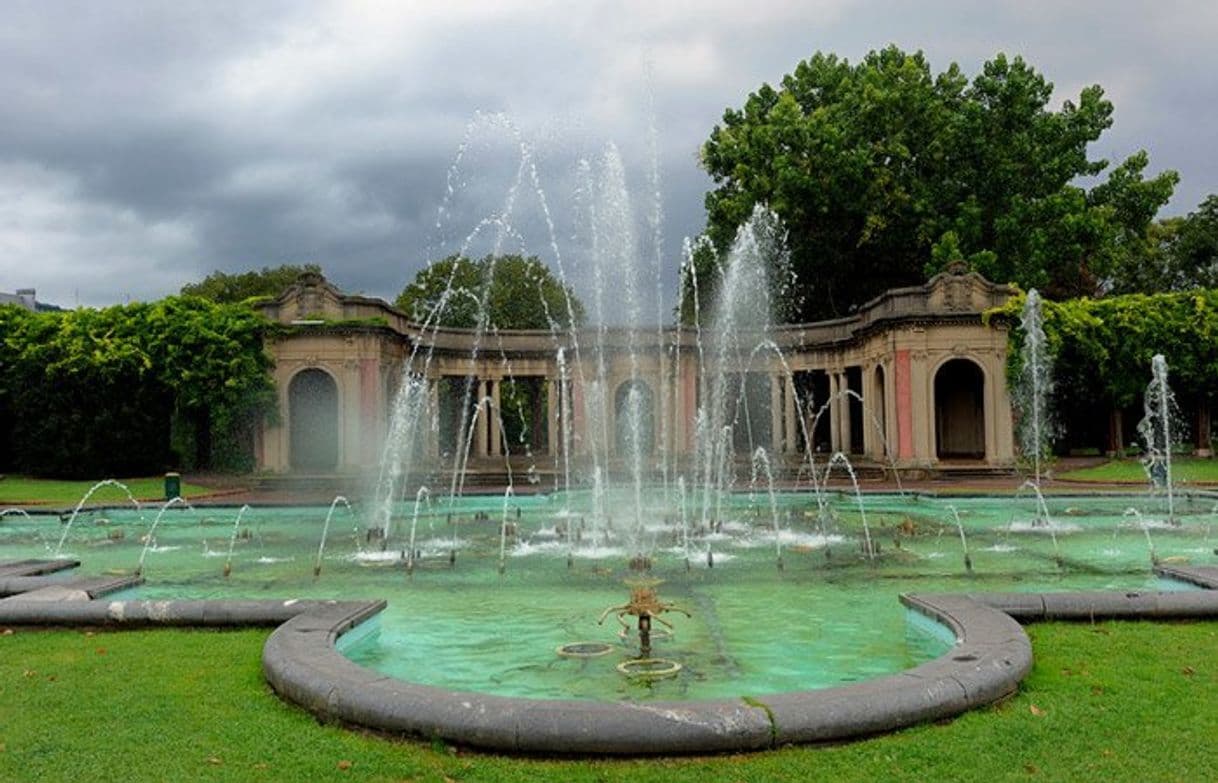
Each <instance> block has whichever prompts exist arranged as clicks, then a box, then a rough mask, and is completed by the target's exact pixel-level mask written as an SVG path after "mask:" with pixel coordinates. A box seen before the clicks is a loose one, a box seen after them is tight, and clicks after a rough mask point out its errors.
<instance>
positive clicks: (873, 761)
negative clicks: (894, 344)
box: [0, 622, 1218, 783]
mask: <svg viewBox="0 0 1218 783" xmlns="http://www.w3.org/2000/svg"><path fill="white" fill-rule="evenodd" d="M1029 633H1030V634H1031V636H1032V638H1033V645H1034V650H1035V653H1036V668H1035V669H1034V671H1033V672H1032V674H1031V676H1030V677H1029V678H1028V679H1027V680H1026V682H1025V684H1024V687H1023V688H1022V689H1021V691H1020V692H1019V693H1018V694H1017V695H1016V696H1015V697H1013V698H1011V699H1010V700H1008V701H1006V702H1004V703H1002V704H1000V705H997V706H994V707H990V708H985V709H982V710H978V711H975V712H971V713H968V714H966V715H963V716H961V717H960V718H957V719H956V720H953V721H949V722H945V723H940V724H934V725H927V726H919V727H915V728H913V729H909V730H906V731H902V732H899V733H896V734H892V735H888V736H883V737H878V738H873V739H868V740H863V741H859V742H852V743H848V744H843V745H835V746H828V747H796V748H785V749H782V750H778V751H773V752H767V753H755V754H745V755H731V756H717V757H698V758H685V759H637V760H624V761H603V760H545V759H526V758H514V757H505V756H498V755H492V754H484V753H478V752H474V751H468V750H460V751H458V750H455V749H452V748H449V747H447V746H446V745H444V744H443V743H440V742H431V743H428V742H418V741H409V740H399V739H389V738H385V737H381V736H377V735H372V734H368V733H365V732H360V731H352V730H345V729H342V728H339V727H337V726H329V725H319V724H318V723H317V722H316V721H315V720H314V719H313V718H312V717H311V716H309V715H308V714H306V713H305V712H303V711H302V710H300V709H297V708H295V707H292V706H289V705H287V704H285V703H283V702H281V701H280V700H279V699H278V698H276V697H275V695H274V694H273V693H272V692H271V691H270V689H269V688H268V687H267V686H266V684H265V683H264V681H263V679H262V674H261V668H260V663H259V655H260V651H261V646H262V642H263V640H264V639H265V636H266V632H265V631H202V630H168V629H166V630H155V631H126V632H114V633H98V634H96V635H88V634H86V633H84V632H81V631H45V632H43V631H27V630H24V629H18V630H17V632H16V633H15V634H12V635H2V636H0V780H40V781H76V780H89V781H107V780H113V781H124V782H128V781H141V780H157V781H160V780H207V781H216V780H252V781H272V780H308V781H311V782H313V781H327V780H361V781H364V780H373V781H400V780H416V781H448V780H452V781H481V780H485V781H545V780H553V781H608V780H623V781H632V782H634V783H646V782H647V781H678V782H679V781H696V782H697V783H710V781H720V780H723V781H806V780H822V779H823V780H833V781H855V780H857V781H874V780H911V781H931V780H933V781H948V780H984V781H987V783H993V782H994V781H1005V780H1071V781H1073V780H1105V781H1109V780H1113V781H1125V780H1128V781H1151V780H1181V781H1195V780H1213V779H1215V777H1216V776H1218V749H1216V748H1215V739H1216V738H1218V657H1216V656H1215V655H1214V651H1215V649H1218V623H1215V622H1205V623H1181V624H1151V623H1137V622H1125V623H1104V624H1100V625H1097V626H1090V625H1083V624H1079V625H1067V624H1062V625H1057V624H1045V625H1035V626H1031V627H1030V628H1029Z"/></svg>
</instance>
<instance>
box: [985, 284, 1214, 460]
mask: <svg viewBox="0 0 1218 783" xmlns="http://www.w3.org/2000/svg"><path fill="white" fill-rule="evenodd" d="M1024 301H1025V299H1024V297H1023V296H1017V297H1012V298H1011V299H1010V300H1009V301H1008V302H1007V303H1006V304H1005V305H1004V306H1003V307H1002V308H1000V309H999V310H996V311H992V312H991V313H989V314H987V317H993V316H995V315H1001V316H1003V317H1005V318H1007V319H1008V321H1009V322H1010V323H1011V324H1012V325H1013V326H1012V329H1011V333H1010V346H1009V348H1008V351H1007V357H1008V360H1007V361H1008V364H1007V376H1008V378H1009V379H1010V380H1011V381H1012V383H1014V381H1015V378H1017V377H1018V375H1019V371H1020V363H1021V361H1022V353H1021V351H1020V347H1021V345H1022V342H1023V338H1024V335H1023V333H1022V331H1021V330H1020V328H1019V325H1018V314H1019V312H1020V311H1021V310H1022V309H1023V305H1024ZM1042 306H1043V313H1044V329H1045V337H1046V341H1047V343H1048V346H1049V350H1050V352H1051V353H1052V354H1053V355H1054V360H1053V368H1054V369H1053V372H1054V387H1055V397H1056V400H1057V401H1056V404H1057V405H1058V406H1059V410H1061V412H1062V414H1063V415H1062V417H1061V418H1062V420H1063V422H1064V423H1065V435H1066V436H1067V437H1068V438H1076V437H1077V434H1078V433H1077V432H1071V430H1072V429H1074V430H1076V431H1078V430H1084V429H1086V427H1087V425H1088V424H1089V423H1091V422H1092V421H1093V420H1094V418H1095V416H1096V414H1097V413H1098V412H1101V411H1104V410H1105V408H1106V409H1107V411H1108V414H1109V417H1110V419H1111V422H1112V423H1111V425H1110V426H1109V428H1108V432H1109V438H1108V444H1107V446H1108V448H1110V449H1111V450H1113V451H1117V450H1120V449H1121V448H1122V447H1123V445H1124V444H1123V441H1122V437H1123V435H1122V432H1123V430H1124V427H1123V425H1122V416H1123V412H1124V411H1125V410H1127V409H1129V408H1130V407H1131V406H1135V405H1136V404H1137V403H1138V402H1139V401H1140V399H1141V397H1142V394H1143V392H1144V391H1145V389H1146V384H1147V382H1148V381H1149V380H1150V367H1151V358H1152V357H1153V356H1154V355H1155V354H1158V353H1162V354H1165V355H1166V356H1167V360H1168V364H1169V365H1170V371H1171V386H1172V389H1173V390H1174V391H1175V394H1176V396H1177V398H1178V399H1179V400H1180V401H1181V402H1182V403H1183V404H1184V405H1185V406H1186V407H1187V408H1188V409H1189V410H1190V411H1191V413H1192V414H1193V415H1194V417H1195V418H1194V422H1193V423H1194V426H1192V427H1191V428H1185V429H1186V430H1187V429H1191V437H1192V438H1193V439H1194V442H1195V444H1196V445H1197V447H1198V448H1205V449H1208V448H1209V430H1210V407H1211V404H1212V397H1213V378H1214V377H1215V375H1216V374H1218V340H1215V339H1214V338H1215V335H1218V290H1215V289H1209V290H1205V289H1202V290H1193V291H1179V292H1170V293H1158V294H1127V295H1121V296H1109V297H1105V298H1103V299H1088V298H1080V299H1072V300H1069V301H1065V302H1051V301H1048V300H1045V301H1044V302H1043V305H1042ZM1180 434H1181V435H1183V434H1184V433H1180ZM1182 439H1183V438H1182ZM1087 445H1091V444H1087Z"/></svg>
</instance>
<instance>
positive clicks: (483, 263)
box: [394, 255, 584, 329]
mask: <svg viewBox="0 0 1218 783" xmlns="http://www.w3.org/2000/svg"><path fill="white" fill-rule="evenodd" d="M488 280H489V282H490V287H489V288H487V282H488ZM483 302H485V303H486V308H487V323H486V326H488V327H491V326H493V327H495V328H498V329H550V328H567V327H568V326H570V325H571V324H572V323H575V324H581V323H583V321H584V307H583V304H582V303H580V301H579V300H578V299H577V298H576V297H575V294H574V293H573V292H572V291H571V289H570V287H569V286H564V285H563V284H562V282H561V281H559V280H558V279H557V278H555V277H554V275H553V274H552V273H551V272H550V270H549V268H548V267H547V266H546V265H545V264H544V263H542V261H541V260H540V259H538V258H537V257H536V256H529V257H527V258H525V257H523V256H519V255H508V256H486V257H485V258H482V259H480V260H477V261H474V260H471V259H468V258H465V257H464V256H449V257H447V258H445V259H443V260H440V261H437V262H435V263H433V264H431V265H429V266H427V267H426V268H425V269H423V270H421V271H420V272H419V273H418V275H416V276H415V279H414V281H413V282H412V283H410V284H409V285H407V286H406V288H404V289H403V290H402V293H401V294H399V295H398V298H397V299H396V300H395V301H394V306H395V307H397V308H398V309H399V310H402V311H404V312H406V313H407V314H409V315H410V316H411V317H412V318H413V319H414V320H416V321H418V322H419V323H431V324H438V325H441V326H452V327H457V328H463V329H472V328H474V327H476V326H478V316H479V313H480V311H481V307H482V303H483Z"/></svg>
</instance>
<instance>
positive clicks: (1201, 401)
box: [1194, 392, 1214, 457]
mask: <svg viewBox="0 0 1218 783" xmlns="http://www.w3.org/2000/svg"><path fill="white" fill-rule="evenodd" d="M1194 443H1195V444H1196V446H1197V451H1196V454H1197V456H1198V457H1209V456H1213V453H1214V452H1213V448H1212V444H1211V443H1210V398H1209V395H1208V394H1206V393H1205V392H1202V393H1201V394H1198V395H1197V427H1196V437H1195V438H1194Z"/></svg>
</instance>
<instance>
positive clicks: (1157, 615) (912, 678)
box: [0, 561, 1218, 756]
mask: <svg viewBox="0 0 1218 783" xmlns="http://www.w3.org/2000/svg"><path fill="white" fill-rule="evenodd" d="M56 565H59V563H57V564H56ZM71 565H75V563H70V561H63V567H64V568H67V567H70V566H71ZM46 569H47V565H46V563H41V564H39V562H38V561H22V562H21V563H0V594H3V588H4V582H5V581H6V580H9V581H13V582H14V583H16V584H14V585H13V587H19V589H20V592H19V593H18V594H16V595H12V596H11V597H9V598H6V599H3V600H0V624H6V625H60V626H72V625H93V626H115V627H147V626H159V625H177V626H202V627H221V626H228V627H236V626H275V630H274V631H272V633H271V634H270V636H269V637H268V639H267V641H266V643H265V645H264V647H263V653H262V665H263V671H264V674H265V676H266V678H267V681H268V682H269V683H270V684H271V686H272V687H273V688H274V690H275V691H276V692H277V693H278V694H279V695H280V696H281V697H282V698H284V699H286V700H288V701H291V702H294V703H296V704H299V705H300V706H302V707H304V708H305V709H307V710H309V711H310V712H312V713H313V714H315V715H316V716H318V717H319V718H322V719H325V720H333V721H338V722H342V723H348V724H353V725H359V726H363V727H366V728H372V729H377V730H380V731H384V732H387V733H390V734H399V735H400V734H405V735H411V736H416V737H423V738H428V739H430V738H441V739H443V740H446V741H450V742H455V743H458V744H462V745H467V746H472V747H477V748H482V749H487V750H495V751H508V752H515V753H526V754H527V753H533V754H547V755H562V756H571V755H574V756H597V755H619V756H644V755H678V754H687V753H711V752H729V751H746V750H762V749H766V748H773V747H778V746H781V745H786V744H793V743H812V742H828V741H840V740H846V739H852V738H858V737H864V736H869V735H873V734H877V733H882V732H887V731H892V730H895V729H899V728H903V727H906V726H911V725H914V724H917V723H924V722H928V721H934V720H940V719H943V718H950V717H954V716H956V715H959V714H961V713H963V712H965V711H967V710H969V709H973V708H975V707H979V706H983V705H986V704H990V703H992V702H994V701H997V700H999V699H1002V698H1004V697H1006V696H1008V695H1010V694H1011V693H1013V692H1014V691H1015V690H1016V689H1017V688H1018V686H1019V683H1020V682H1021V681H1022V679H1023V678H1024V676H1026V675H1027V673H1028V672H1029V671H1030V669H1031V666H1032V649H1031V643H1030V642H1029V640H1028V637H1027V634H1026V633H1025V632H1024V630H1023V627H1022V626H1021V625H1020V623H1021V622H1023V623H1027V622H1035V621H1038V620H1083V621H1089V620H1095V619H1109V618H1128V619H1159V620H1165V619H1178V618H1198V619H1199V618H1218V589H1215V588H1218V568H1213V567H1194V568H1190V567H1177V566H1161V567H1159V568H1157V569H1156V571H1157V572H1158V573H1159V574H1160V575H1162V576H1166V577H1169V578H1173V579H1177V580H1182V581H1187V582H1191V583H1193V584H1195V585H1197V586H1199V587H1203V588H1207V589H1203V590H1198V591H1188V592H1155V591H1092V592H1063V593H974V594H958V593H935V594H903V595H901V596H900V600H901V602H902V603H903V604H905V606H907V607H908V608H910V609H913V610H915V611H918V612H920V613H922V614H924V615H926V616H928V617H930V618H931V619H933V620H935V621H937V622H940V623H942V624H943V625H945V626H947V627H948V628H949V629H950V630H951V631H952V632H953V633H954V634H955V636H956V643H955V644H954V645H953V646H952V648H951V649H950V650H949V651H948V652H947V653H945V654H944V655H942V656H940V657H938V658H935V659H933V660H931V661H927V662H926V663H923V664H921V665H919V666H915V667H913V668H911V669H907V670H905V671H903V672H899V673H896V674H892V675H887V676H884V677H880V678H876V679H872V680H866V681H863V682H859V683H852V684H849V685H842V686H837V687H831V688H823V689H817V690H808V691H796V692H786V693H778V694H768V695H763V696H749V695H743V696H742V697H741V698H739V699H717V700H705V701H685V702H673V701H668V702H601V701H579V700H574V699H571V700H562V699H527V698H515V697H506V696H496V695H492V694H485V693H477V692H464V691H452V690H447V689H443V688H438V687H434V686H428V685H421V684H417V683H412V682H408V681H405V680H399V679H394V678H391V677H388V676H386V675H383V674H381V673H379V672H376V671H373V670H371V669H368V668H365V667H362V666H360V665H358V664H356V663H354V662H353V661H351V660H350V659H348V658H346V657H345V656H343V655H342V654H341V653H340V652H339V651H338V649H337V647H336V645H335V643H336V641H337V640H338V638H339V637H340V636H342V634H344V633H346V632H347V631H349V630H350V629H351V628H353V627H355V626H356V625H358V624H359V623H361V622H363V621H365V620H367V619H369V618H371V617H373V616H374V615H376V614H377V613H379V612H380V611H381V610H382V609H384V608H385V606H386V605H387V604H386V603H385V602H384V601H324V600H300V601H296V600H291V599H289V600H252V601H243V600H170V601H142V600H132V601H108V600H106V599H105V593H106V592H108V591H112V590H114V589H120V588H121V587H126V586H130V583H131V582H130V580H126V581H124V582H122V583H121V584H120V583H119V582H118V581H117V580H116V581H115V582H114V583H113V584H111V583H104V582H99V580H91V581H88V580H82V584H81V585H80V587H79V588H78V589H77V590H75V591H72V592H74V593H75V594H77V595H79V596H81V598H83V599H85V600H72V599H70V598H65V597H63V592H64V587H65V586H67V587H71V585H72V581H71V580H68V581H64V580H56V581H54V582H53V583H52V580H51V578H49V577H43V576H42V574H45V573H47V570H46ZM44 578H45V579H46V580H47V584H46V585H45V586H39V585H40V584H41V583H40V581H39V580H40V579H44ZM85 581H88V583H87V584H84V582H85Z"/></svg>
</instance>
